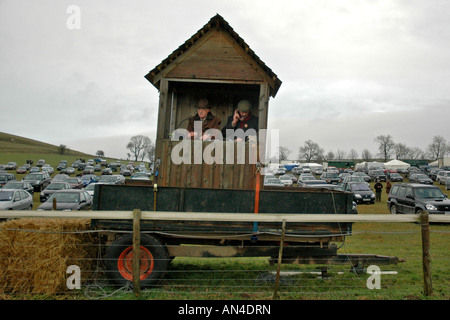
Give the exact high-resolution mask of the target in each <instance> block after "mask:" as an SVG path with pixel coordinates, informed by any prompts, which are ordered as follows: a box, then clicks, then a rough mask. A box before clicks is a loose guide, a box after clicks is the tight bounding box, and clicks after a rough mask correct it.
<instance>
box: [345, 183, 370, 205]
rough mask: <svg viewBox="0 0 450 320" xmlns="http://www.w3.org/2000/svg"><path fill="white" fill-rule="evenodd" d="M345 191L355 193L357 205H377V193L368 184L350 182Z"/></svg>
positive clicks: (354, 199)
mask: <svg viewBox="0 0 450 320" xmlns="http://www.w3.org/2000/svg"><path fill="white" fill-rule="evenodd" d="M344 191H348V192H351V193H353V201H355V202H356V203H372V204H373V203H375V193H373V191H372V189H370V187H369V185H368V184H367V183H366V182H348V183H347V184H346V186H345V189H344Z"/></svg>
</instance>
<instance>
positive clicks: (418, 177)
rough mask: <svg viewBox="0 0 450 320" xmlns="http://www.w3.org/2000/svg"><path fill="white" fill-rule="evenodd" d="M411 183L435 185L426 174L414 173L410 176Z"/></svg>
mask: <svg viewBox="0 0 450 320" xmlns="http://www.w3.org/2000/svg"><path fill="white" fill-rule="evenodd" d="M409 183H423V184H433V180H431V179H430V177H428V176H427V175H426V174H424V173H412V174H411V175H410V176H409Z"/></svg>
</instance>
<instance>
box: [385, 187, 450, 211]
mask: <svg viewBox="0 0 450 320" xmlns="http://www.w3.org/2000/svg"><path fill="white" fill-rule="evenodd" d="M387 207H388V209H389V211H390V212H391V213H392V214H397V213H405V214H414V213H420V212H423V211H428V213H430V214H450V200H449V199H447V195H445V194H444V193H443V192H442V191H441V189H439V187H437V186H434V185H425V184H420V183H399V184H394V185H393V186H392V189H391V192H390V193H389V196H388V201H387Z"/></svg>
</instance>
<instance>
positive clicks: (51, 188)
mask: <svg viewBox="0 0 450 320" xmlns="http://www.w3.org/2000/svg"><path fill="white" fill-rule="evenodd" d="M67 189H72V187H71V186H70V184H69V183H68V182H63V181H56V182H52V183H50V184H49V185H48V186H47V187H46V188H45V189H44V190H42V191H41V194H40V195H39V199H40V200H41V202H45V201H47V199H48V198H50V196H51V195H52V194H54V193H55V192H56V191H58V190H67Z"/></svg>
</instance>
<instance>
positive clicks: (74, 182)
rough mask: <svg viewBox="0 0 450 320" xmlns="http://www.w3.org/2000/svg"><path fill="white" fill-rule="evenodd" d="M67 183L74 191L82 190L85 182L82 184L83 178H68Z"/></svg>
mask: <svg viewBox="0 0 450 320" xmlns="http://www.w3.org/2000/svg"><path fill="white" fill-rule="evenodd" d="M66 182H67V183H68V184H70V186H71V187H72V189H81V188H83V187H84V185H83V182H81V178H79V177H73V178H72V177H67V178H66Z"/></svg>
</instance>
